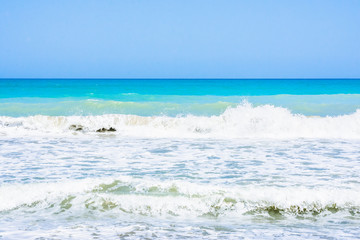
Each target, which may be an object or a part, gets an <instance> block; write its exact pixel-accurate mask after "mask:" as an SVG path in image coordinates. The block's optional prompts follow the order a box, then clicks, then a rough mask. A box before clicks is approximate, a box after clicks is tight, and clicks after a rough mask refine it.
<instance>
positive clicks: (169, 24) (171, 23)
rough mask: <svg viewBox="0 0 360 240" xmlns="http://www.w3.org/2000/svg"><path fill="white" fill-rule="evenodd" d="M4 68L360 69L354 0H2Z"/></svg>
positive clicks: (129, 73)
mask: <svg viewBox="0 0 360 240" xmlns="http://www.w3.org/2000/svg"><path fill="white" fill-rule="evenodd" d="M6 77H19V78H21V77H35V78H36V77H43V78H49V77H50V78H51V77H56V78H68V77H83V78H87V77H94V78H97V77H99V78H101V77H105V78H132V77H134V78H146V77H150V78H157V77H159V78H167V77H170V78H263V77H267V78H289V77H290V78H292V77H293V78H312V77H315V78H318V77H323V78H326V77H333V78H342V77H347V78H348V77H360V1H359V0H354V1H350V0H344V1H340V0H286V1H285V0H277V1H274V0H269V1H261V0H259V1H256V0H248V1H240V0H216V1H213V0H164V1H158V0H143V1H139V0H97V1H95V0H86V1H85V0H53V1H49V0H22V1H21V0H0V78H6Z"/></svg>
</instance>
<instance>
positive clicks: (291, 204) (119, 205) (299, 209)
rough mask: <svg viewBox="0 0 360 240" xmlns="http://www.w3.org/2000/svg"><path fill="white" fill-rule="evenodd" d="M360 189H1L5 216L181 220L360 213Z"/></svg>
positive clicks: (182, 185)
mask: <svg viewBox="0 0 360 240" xmlns="http://www.w3.org/2000/svg"><path fill="white" fill-rule="evenodd" d="M359 190H360V189H351V188H350V189H331V188H314V189H310V188H304V187H286V188H277V187H249V186H248V187H242V186H232V187H229V186H228V187H221V186H209V185H199V184H195V183H190V182H184V181H165V182H160V181H153V180H149V179H135V178H131V177H120V178H118V179H110V178H109V179H84V180H71V181H70V180H69V181H64V182H58V183H38V184H35V183H34V184H12V185H6V184H4V185H2V186H0V213H1V212H4V211H6V212H9V211H32V212H35V213H36V212H41V211H45V212H48V213H50V214H53V213H54V214H56V213H61V212H66V211H71V212H72V214H81V213H86V212H88V213H95V214H96V213H97V212H98V213H101V212H106V211H112V212H115V213H117V214H119V213H125V214H135V215H146V216H174V217H177V216H180V217H211V218H213V217H215V218H217V217H227V216H230V217H240V216H241V215H272V216H275V217H281V216H292V215H302V216H306V215H307V214H309V215H311V216H314V215H317V216H326V215H328V214H333V213H339V212H340V213H342V214H345V215H348V216H354V215H359V214H360V191H359Z"/></svg>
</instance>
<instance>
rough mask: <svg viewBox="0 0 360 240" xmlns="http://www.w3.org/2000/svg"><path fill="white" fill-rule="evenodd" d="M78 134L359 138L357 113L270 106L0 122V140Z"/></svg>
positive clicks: (39, 118)
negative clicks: (215, 112)
mask: <svg viewBox="0 0 360 240" xmlns="http://www.w3.org/2000/svg"><path fill="white" fill-rule="evenodd" d="M71 125H81V126H82V133H85V134H87V133H90V134H91V133H95V132H96V130H97V129H100V128H110V127H113V128H115V129H116V130H117V131H116V132H115V133H112V134H117V135H121V136H134V137H155V138H157V137H175V138H182V137H190V138H198V137H205V138H207V137H214V138H350V139H359V138H360V110H357V111H356V112H355V113H353V114H350V115H342V116H334V117H330V116H327V117H306V116H304V115H300V114H292V113H291V112H290V111H289V110H288V109H286V108H281V107H275V106H272V105H262V106H257V107H254V106H252V105H251V104H249V103H243V104H240V105H238V106H237V107H234V108H228V109H227V110H226V111H225V112H224V113H223V114H221V115H219V116H210V117H205V116H193V115H188V116H179V117H168V116H152V117H142V116H137V115H122V114H109V115H99V116H68V117H65V116H58V117H53V116H43V115H37V116H30V117H19V118H13V117H5V116H2V117H0V134H2V135H7V136H14V135H15V136H16V135H19V134H21V135H24V134H25V135H26V134H31V135H32V134H41V133H43V134H51V133H53V134H60V133H74V131H73V130H71V129H69V128H71Z"/></svg>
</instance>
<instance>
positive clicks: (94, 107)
mask: <svg viewBox="0 0 360 240" xmlns="http://www.w3.org/2000/svg"><path fill="white" fill-rule="evenodd" d="M244 101H245V102H250V103H252V104H253V105H254V106H261V105H266V104H269V105H274V106H277V107H283V108H287V109H289V110H290V111H291V112H292V113H299V114H303V115H306V116H310V115H316V116H327V115H329V116H338V115H343V114H350V113H353V112H355V111H356V109H359V108H360V94H336V95H274V96H208V95H205V96H176V95H172V96H166V95H165V96H162V95H137V96H136V97H134V98H132V99H128V100H124V101H117V100H104V99H73V98H0V116H10V117H24V116H33V115H46V116H73V115H81V116H91V115H104V114H130V115H138V116H156V115H164V116H171V117H175V116H178V115H188V114H192V115H195V116H212V115H220V114H221V113H223V112H224V111H225V110H226V109H227V108H229V107H236V106H237V105H238V104H239V103H242V102H244Z"/></svg>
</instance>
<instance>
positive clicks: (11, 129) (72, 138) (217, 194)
mask: <svg viewBox="0 0 360 240" xmlns="http://www.w3.org/2000/svg"><path fill="white" fill-rule="evenodd" d="M0 239H38V240H40V239H42V240H44V239H291V240H293V239H360V80H359V79H0Z"/></svg>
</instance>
